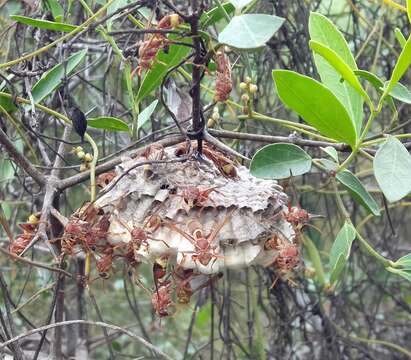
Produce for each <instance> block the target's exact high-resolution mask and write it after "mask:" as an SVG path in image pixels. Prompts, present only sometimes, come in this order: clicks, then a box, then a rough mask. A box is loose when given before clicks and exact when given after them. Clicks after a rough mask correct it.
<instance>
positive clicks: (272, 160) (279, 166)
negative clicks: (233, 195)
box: [250, 143, 312, 179]
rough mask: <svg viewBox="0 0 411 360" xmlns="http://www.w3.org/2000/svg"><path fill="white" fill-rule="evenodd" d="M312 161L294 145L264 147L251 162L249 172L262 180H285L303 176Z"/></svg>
mask: <svg viewBox="0 0 411 360" xmlns="http://www.w3.org/2000/svg"><path fill="white" fill-rule="evenodd" d="M311 162H312V159H311V157H310V155H308V154H307V153H306V152H305V151H304V150H303V149H301V148H300V147H299V146H297V145H294V144H282V143H279V144H272V145H266V146H264V147H263V148H262V149H260V150H258V151H257V153H256V154H255V155H254V157H253V159H252V160H251V165H250V170H251V174H252V175H254V176H255V177H258V178H262V179H286V178H289V177H290V176H298V175H302V174H305V173H307V172H309V171H310V169H311Z"/></svg>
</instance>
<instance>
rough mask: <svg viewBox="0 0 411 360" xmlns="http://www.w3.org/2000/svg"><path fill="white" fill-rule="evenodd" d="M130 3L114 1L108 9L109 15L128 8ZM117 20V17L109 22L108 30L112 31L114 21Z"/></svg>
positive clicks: (123, 0)
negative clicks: (122, 8) (124, 7)
mask: <svg viewBox="0 0 411 360" xmlns="http://www.w3.org/2000/svg"><path fill="white" fill-rule="evenodd" d="M127 3H128V0H114V1H113V2H112V3H111V4H110V6H109V7H108V8H107V15H111V14H113V13H114V12H116V11H117V10H118V9H120V8H121V7H123V6H126V5H127ZM114 20H115V17H111V18H110V19H108V20H107V22H106V24H107V30H108V31H111V27H112V24H113V21H114Z"/></svg>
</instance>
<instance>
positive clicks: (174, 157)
mask: <svg viewBox="0 0 411 360" xmlns="http://www.w3.org/2000/svg"><path fill="white" fill-rule="evenodd" d="M187 147H189V146H188V145H187V144H184V145H179V146H173V147H169V148H166V149H163V148H161V147H155V146H152V147H150V148H149V149H148V150H147V151H146V152H145V153H144V154H143V155H142V156H141V157H138V158H134V159H130V158H124V159H123V162H122V163H121V164H120V165H119V166H118V167H117V168H116V176H115V177H114V179H113V180H112V182H111V183H109V184H108V186H107V187H106V188H105V189H104V190H103V195H102V196H100V197H99V199H98V200H97V201H96V203H95V205H96V206H97V207H98V208H103V209H104V212H105V213H110V214H111V219H110V229H109V233H108V238H107V240H108V242H110V243H111V244H113V245H115V244H118V243H120V242H123V243H124V242H129V241H130V240H131V229H133V228H134V227H136V226H138V227H140V228H143V229H148V227H147V224H148V223H150V221H151V222H152V219H156V222H157V225H156V226H153V227H151V226H150V227H149V230H147V231H148V233H149V238H148V239H147V241H146V242H145V244H143V245H142V246H141V247H140V248H139V249H138V250H137V251H136V254H135V256H136V258H138V261H143V262H150V263H151V262H154V261H155V259H157V258H160V257H164V256H166V257H168V258H169V259H173V261H174V263H176V264H178V266H180V267H182V268H183V269H193V270H194V271H196V272H198V273H202V274H215V273H219V272H221V271H222V270H223V269H224V268H230V269H238V268H244V267H248V266H251V265H263V266H264V265H267V264H269V263H272V259H273V258H274V257H275V255H276V251H275V250H266V249H265V248H264V243H265V241H266V240H267V239H269V238H270V237H272V236H273V235H277V236H279V237H281V238H282V239H285V241H290V242H292V241H293V238H294V236H295V234H294V231H293V228H292V226H291V225H290V224H289V223H288V222H287V221H286V220H285V219H284V217H283V216H281V213H282V212H283V211H284V210H285V208H286V206H285V204H286V203H287V195H286V194H285V193H284V192H283V191H282V188H281V187H280V186H279V185H278V184H277V182H276V181H271V180H262V179H257V178H255V177H253V176H252V175H251V174H250V172H249V170H248V169H247V168H246V167H244V166H241V165H238V164H235V163H234V162H233V161H232V160H230V159H229V158H228V157H227V156H226V155H224V154H222V153H221V152H219V151H218V150H216V149H213V148H212V147H211V146H210V145H208V144H207V143H206V144H205V145H204V156H203V159H202V160H199V159H197V158H196V157H195V156H194V155H191V156H190V155H188V154H187V151H188V149H187ZM191 147H192V148H193V147H194V145H192V146H191ZM142 164H144V165H142ZM193 189H194V190H196V192H197V194H198V193H200V194H202V195H203V196H202V197H201V199H197V198H195V197H194V198H193V199H191V198H189V197H188V196H187V194H189V193H190V191H191V192H193ZM193 224H195V225H193ZM193 226H194V227H195V229H194V230H193ZM199 229H201V234H203V237H205V238H207V239H208V240H209V242H210V246H209V252H211V253H212V254H213V256H212V259H211V261H209V262H208V263H207V264H205V263H204V261H203V262H201V261H199V260H198V256H196V255H198V252H199V251H198V246H196V239H197V238H198V236H197V234H196V232H195V231H199ZM216 229H218V231H216Z"/></svg>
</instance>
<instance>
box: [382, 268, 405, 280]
mask: <svg viewBox="0 0 411 360" xmlns="http://www.w3.org/2000/svg"><path fill="white" fill-rule="evenodd" d="M387 270H388V271H390V272H392V273H393V274H397V275H399V276H402V277H403V278H404V279H406V280H408V281H410V282H411V271H407V270H400V269H395V268H392V267H387Z"/></svg>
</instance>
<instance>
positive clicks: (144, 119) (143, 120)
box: [137, 100, 158, 131]
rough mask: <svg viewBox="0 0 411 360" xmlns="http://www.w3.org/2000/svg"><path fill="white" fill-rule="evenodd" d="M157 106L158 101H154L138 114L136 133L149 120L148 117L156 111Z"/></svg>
mask: <svg viewBox="0 0 411 360" xmlns="http://www.w3.org/2000/svg"><path fill="white" fill-rule="evenodd" d="M157 104H158V100H154V101H153V102H152V103H151V104H150V105H149V106H147V107H146V108H145V109H144V110H143V111H142V112H141V113H140V114H138V121H137V124H138V125H137V131H138V130H139V129H141V128H142V127H143V126H144V124H145V123H146V122H147V120H148V119H150V116H151V115H152V113H153V112H154V110H155V109H156V106H157Z"/></svg>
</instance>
